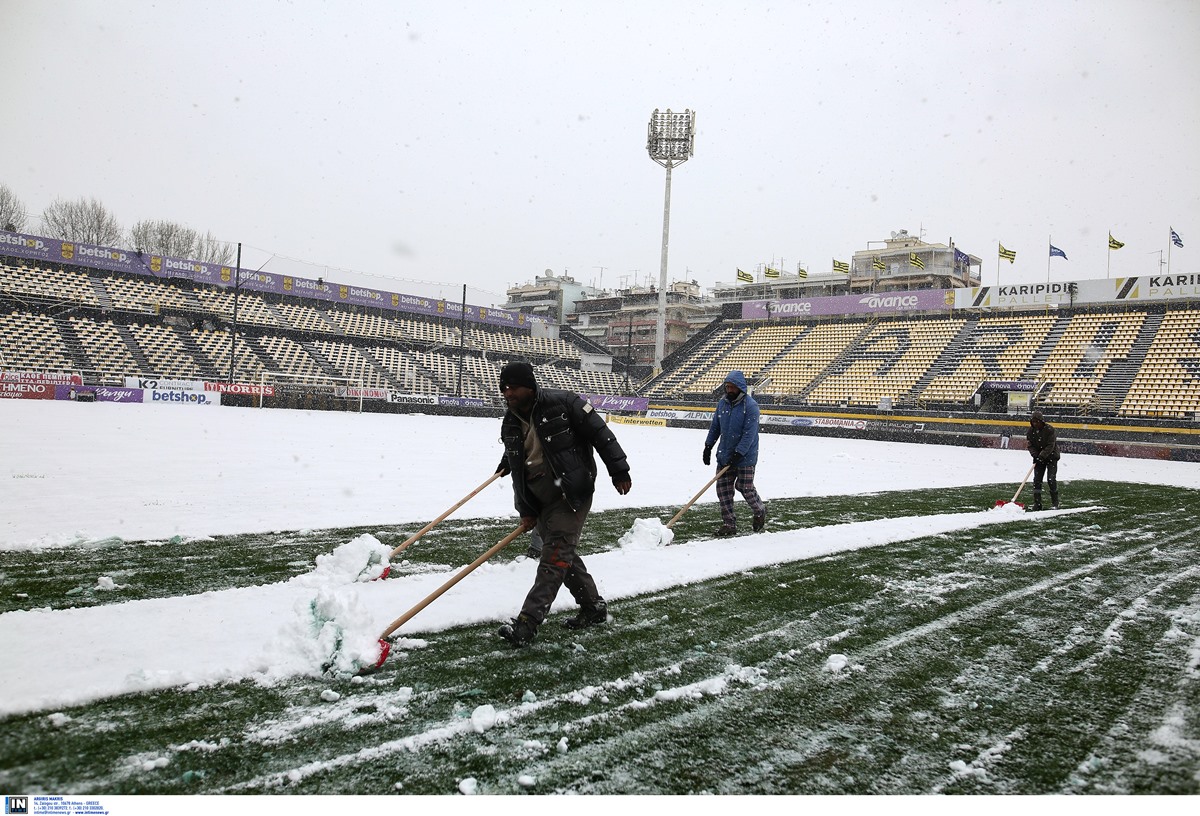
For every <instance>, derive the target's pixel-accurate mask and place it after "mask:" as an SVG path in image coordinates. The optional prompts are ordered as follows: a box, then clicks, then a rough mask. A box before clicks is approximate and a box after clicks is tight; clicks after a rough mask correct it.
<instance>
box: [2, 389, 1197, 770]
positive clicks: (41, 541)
mask: <svg viewBox="0 0 1200 816" xmlns="http://www.w3.org/2000/svg"><path fill="white" fill-rule="evenodd" d="M0 428H2V429H3V431H0V449H2V450H4V452H5V455H4V458H3V461H2V462H0V487H2V490H0V548H4V549H26V550H31V549H38V548H47V547H62V546H67V545H87V546H105V544H104V542H105V541H110V540H112V539H113V538H114V537H117V538H120V539H125V540H156V539H170V538H172V537H174V536H181V537H184V538H187V537H193V538H195V537H203V536H212V535H220V534H225V533H235V532H238V533H245V532H256V531H266V530H298V529H322V528H332V527H345V526H363V525H370V524H398V523H408V522H426V521H429V520H430V519H432V518H434V517H436V515H438V514H440V512H441V511H442V510H445V509H446V508H448V507H449V506H451V505H452V504H453V503H455V502H456V501H457V500H458V499H459V498H461V497H462V496H463V495H465V494H467V493H469V492H470V491H471V490H473V489H475V488H476V487H477V486H479V485H480V483H481V482H483V481H485V480H486V479H488V478H489V477H490V476H491V475H492V473H493V471H494V469H495V464H496V462H498V461H499V457H500V450H501V449H500V444H499V442H498V440H497V436H498V431H499V420H498V419H474V418H468V419H464V418H452V417H430V416H423V415H392V414H362V415H359V414H346V413H334V412H306V411H276V410H257V409H234V408H220V409H215V410H213V409H209V410H200V409H188V408H178V407H172V406H153V405H151V406H141V405H136V406H135V405H117V404H111V405H110V404H105V403H83V404H80V403H66V402H64V403H40V402H33V401H28V402H26V401H19V400H18V401H0ZM615 432H616V435H617V437H618V439H619V440H620V441H621V443H622V446H623V447H624V448H625V450H626V453H627V454H628V456H629V459H630V462H631V465H632V478H633V490H632V492H631V493H630V494H629V495H628V496H620V495H619V494H617V492H616V491H615V490H613V489H612V488H611V486H610V485H609V484H608V483H607V480H606V479H604V478H603V477H601V479H600V481H599V483H598V489H597V493H596V499H595V502H594V505H593V507H594V509H596V510H606V509H615V508H627V509H631V510H632V509H635V508H636V509H637V510H638V513H639V515H642V514H644V515H646V516H647V517H645V518H638V519H637V520H636V521H635V522H634V523H633V524H632V526H631V529H630V530H629V531H628V532H627V533H626V534H625V535H624V536H622V537H621V539H620V541H619V545H620V546H619V547H618V548H617V549H614V550H612V551H611V552H606V553H602V554H592V555H590V556H589V557H588V566H589V570H590V571H591V572H592V573H593V574H594V575H595V576H596V578H597V581H598V583H599V585H600V590H601V592H602V593H603V594H604V595H605V597H606V598H608V599H609V601H610V603H611V602H612V601H613V600H615V599H619V598H623V597H630V596H635V595H640V594H643V593H647V592H653V591H657V590H661V589H664V588H667V587H671V586H678V585H682V584H688V583H693V582H697V581H704V580H707V579H710V578H715V577H718V576H722V575H729V574H736V573H738V572H742V571H746V570H750V569H755V568H759V567H764V566H769V565H772V564H778V563H781V562H785V561H794V560H801V559H807V558H813V557H817V556H822V555H827V554H830V553H835V552H840V551H845V550H851V549H857V548H862V547H872V546H878V545H881V544H886V543H888V542H893V541H901V540H906V539H910V538H914V537H921V536H928V535H936V534H942V533H950V532H954V531H956V530H966V529H971V528H976V527H980V526H984V525H995V524H1007V523H1011V522H1012V521H1014V520H1028V519H1033V520H1037V521H1040V520H1042V519H1052V518H1053V517H1055V516H1056V515H1059V514H1065V513H1074V512H1088V508H1065V509H1063V510H1061V511H1052V512H1044V513H1039V514H1036V515H1032V516H1031V515H1027V514H1026V513H1025V512H1024V511H1023V510H1022V509H1021V508H1020V507H1018V506H1016V505H1012V504H1006V505H1004V506H1001V507H994V508H987V509H981V510H980V511H978V512H970V513H948V514H941V515H934V516H919V517H907V518H892V519H882V520H876V521H867V522H856V523H851V524H840V525H837V526H833V527H825V528H810V529H801V530H794V531H787V532H770V527H769V526H768V528H767V531H764V532H762V533H759V534H753V535H743V536H740V537H739V538H737V539H736V541H729V540H707V541H692V542H683V543H680V544H674V543H672V539H673V532H672V531H671V529H670V528H667V527H666V526H665V524H664V523H663V522H662V521H661V520H660V519H659V518H656V517H653V516H654V509H655V508H659V507H661V508H663V510H662V513H661V515H662V516H663V517H664V518H670V516H672V515H674V513H675V512H676V511H677V510H678V509H679V508H681V507H682V506H683V505H684V504H685V503H686V502H687V501H688V500H689V499H690V498H691V497H692V495H694V493H695V491H696V490H697V489H699V488H700V487H701V486H703V485H704V483H705V482H706V481H707V480H708V479H709V478H710V477H711V475H712V469H711V468H707V467H704V466H703V464H702V463H701V461H700V451H701V449H702V447H703V442H704V431H702V430H693V429H666V428H655V427H642V426H634V425H620V426H615ZM864 462H870V467H864V466H863V463H864ZM1027 467H1028V459H1027V455H1026V454H1025V453H1024V452H1021V451H1014V450H999V449H972V448H955V447H950V446H945V445H916V444H903V443H884V442H867V441H859V440H846V439H828V438H814V437H804V436H789V435H767V436H765V437H764V440H763V444H762V451H761V454H760V461H759V466H758V473H759V476H758V480H757V484H758V488H759V491H760V493H762V495H763V497H764V498H765V499H767V500H768V501H769V500H770V498H771V497H772V496H801V497H802V496H811V495H840V494H862V493H871V492H875V491H882V490H895V489H899V488H903V487H911V488H914V489H918V488H934V487H953V486H956V485H976V484H990V483H1007V484H1012V485H1014V487H1013V489H1014V490H1015V489H1016V488H1015V485H1016V484H1018V483H1019V481H1020V479H1021V477H1022V476H1023V475H1024V473H1025V470H1026V469H1027ZM1060 477H1061V478H1062V479H1064V480H1069V479H1071V478H1088V479H1100V480H1110V481H1120V482H1145V483H1152V484H1164V485H1174V486H1180V487H1188V488H1193V489H1196V488H1200V465H1197V464H1192V463H1182V462H1164V461H1158V460H1154V461H1150V460H1137V459H1118V458H1108V457H1091V456H1068V457H1065V458H1064V460H1063V463H1062V465H1061V468H1060ZM999 498H1004V499H1007V498H1008V497H1007V496H1001V497H999ZM714 500H715V496H714V494H713V493H712V492H711V491H710V492H709V493H708V494H707V495H706V496H705V497H703V498H702V501H706V502H711V501H714ZM738 501H739V502H741V499H740V497H739V498H738ZM742 509H744V508H742ZM454 517H455V518H472V517H475V518H481V517H482V518H496V517H508V518H511V519H512V520H513V523H514V525H515V523H516V512H515V510H514V509H513V506H512V488H511V484H510V483H509V482H508V480H507V479H500V480H497V481H496V482H495V483H493V484H491V485H489V486H488V487H487V488H485V489H483V490H481V491H480V493H479V495H477V496H476V497H475V498H473V499H472V500H471V501H470V502H469V503H468V504H466V505H465V506H464V507H463V508H461V509H459V510H458V511H457V512H456V513H455V514H454ZM389 555H390V552H389V550H388V548H387V547H386V546H384V545H383V544H381V543H380V542H379V541H378V540H377V539H375V538H374V537H373V536H370V535H361V536H358V537H356V538H354V539H352V540H348V541H345V542H342V543H340V544H339V545H337V546H336V547H334V548H332V551H331V552H330V553H329V554H328V555H327V556H323V557H321V558H318V559H317V563H316V566H315V568H314V569H313V570H312V571H310V572H308V573H306V574H303V575H300V576H297V577H296V578H293V579H292V580H290V581H287V582H284V583H278V584H272V585H267V586H257V587H246V588H239V589H230V590H224V591H214V592H205V593H202V594H199V595H193V596H186V597H175V598H160V599H151V600H137V601H129V602H124V603H113V604H109V605H104V606H97V607H91V608H77V609H62V610H57V611H51V610H48V609H31V610H23V611H16V612H9V613H6V614H3V615H0V642H2V643H4V644H5V648H6V649H7V650H9V651H10V652H13V653H18V654H21V655H22V660H20V661H6V662H5V664H4V665H3V666H2V667H0V688H4V690H5V693H4V695H3V697H2V698H0V716H2V715H8V714H15V713H22V712H35V711H44V712H48V713H51V714H53V713H54V712H56V711H57V710H58V709H62V708H66V707H68V706H71V705H75V704H79V703H84V702H88V701H91V700H96V699H103V698H106V697H110V696H114V695H120V694H124V693H129V692H135V691H142V690H148V689H155V688H165V687H176V686H177V687H183V688H198V687H199V686H202V685H207V684H212V683H218V682H223V681H229V680H238V679H244V678H250V679H253V680H256V681H258V682H261V683H273V682H278V681H280V680H283V679H286V678H289V677H294V676H300V675H310V676H317V675H320V674H321V673H322V670H323V669H324V668H325V665H326V664H327V663H329V662H330V659H331V657H332V658H333V661H332V665H331V666H330V670H331V671H333V672H341V673H347V674H348V673H353V672H354V671H355V670H356V669H357V667H359V666H361V665H364V664H366V665H369V664H371V663H374V662H375V660H376V659H377V657H378V654H379V642H378V636H379V633H380V632H382V631H383V630H384V629H385V628H386V627H387V626H388V625H389V623H390V622H391V621H392V620H394V619H396V617H397V616H398V615H399V614H400V613H402V612H404V611H405V610H408V609H410V608H412V607H413V606H414V605H415V604H417V603H418V602H420V601H422V600H423V599H425V598H426V597H427V596H428V595H430V594H431V593H432V592H434V590H436V589H438V588H439V587H441V586H442V585H443V584H444V583H446V581H447V579H448V578H449V577H450V576H451V575H453V574H454V573H457V572H458V570H459V569H460V567H455V568H453V569H452V570H449V571H439V572H436V573H425V574H420V575H411V576H405V577H402V578H391V579H388V580H386V581H373V580H370V579H371V578H374V577H376V576H377V575H378V573H379V572H381V571H382V569H383V568H384V567H385V566H386V563H387V558H388V556H389ZM364 567H365V568H366V569H365V570H364ZM533 569H534V564H533V563H532V562H530V561H529V560H527V559H525V558H524V557H518V558H517V559H516V560H514V561H511V562H507V563H492V562H488V563H485V564H483V565H482V566H480V567H479V568H478V569H477V570H476V571H475V572H473V573H472V574H470V575H469V576H467V577H466V578H465V579H464V580H463V581H462V582H461V583H459V584H457V585H456V586H454V587H453V588H451V589H450V590H449V591H447V592H446V593H445V595H443V596H442V597H440V598H439V599H438V600H437V601H436V602H435V603H432V604H430V605H429V606H428V607H427V608H425V609H424V610H422V611H421V613H420V614H418V615H417V616H416V617H415V618H413V619H412V620H411V621H409V622H408V623H406V624H405V625H404V626H402V627H401V628H400V629H399V630H398V634H399V636H400V637H399V639H398V641H397V642H396V644H395V646H394V647H393V648H394V649H397V650H411V649H418V648H423V647H424V646H425V645H426V643H425V641H423V640H422V639H421V637H420V636H421V635H422V634H423V633H429V632H435V631H439V630H442V629H445V628H449V627H454V626H461V625H488V626H491V625H493V624H494V623H495V622H498V621H501V620H505V619H507V618H508V617H510V616H511V615H512V614H513V613H514V612H515V611H516V609H517V607H518V606H519V604H520V601H521V599H522V598H523V597H524V595H525V592H526V591H527V590H528V588H529V585H530V583H531V582H532V576H533ZM97 587H98V588H102V589H106V590H108V591H112V592H116V593H119V591H120V586H119V585H117V584H116V583H115V582H114V581H112V579H111V577H108V576H99V577H98V578H97ZM572 605H573V603H572V601H571V599H570V596H569V594H568V593H565V592H564V593H561V594H560V597H559V599H558V601H557V602H556V604H555V607H554V608H555V609H556V610H561V609H568V608H570V607H571V606H572ZM614 614H616V615H619V614H620V612H619V605H617V606H616V609H615V610H614ZM68 642H72V643H94V644H103V645H102V647H100V648H97V649H95V650H89V651H82V652H79V653H78V654H77V655H76V657H77V659H76V661H75V662H74V663H73V665H72V671H71V672H70V673H63V672H61V671H59V668H60V667H59V666H58V659H59V648H58V647H57V644H62V643H68ZM839 657H841V656H840V655H833V656H831V657H830V658H829V662H828V663H827V664H826V668H827V670H828V671H830V672H832V673H835V674H836V673H839V672H844V671H846V670H852V669H854V667H853V666H851V665H848V664H847V663H845V662H839V661H838V660H837V658H839ZM47 676H54V677H55V678H56V680H55V683H53V684H47V683H45V682H44V681H43V679H44V678H45V677H47ZM730 681H736V682H753V679H752V678H749V679H748V678H744V677H740V676H730V677H726V678H721V679H719V680H718V681H717V682H719V683H727V682H730ZM716 691H717V690H716V689H715V688H711V687H705V686H698V687H687V688H680V689H676V690H674V691H673V692H666V693H675V694H680V695H693V694H711V693H716ZM324 699H325V700H326V702H327V703H328V704H330V705H331V706H333V705H336V704H337V701H336V700H335V699H330V698H328V697H326V698H324ZM489 708H490V707H486V706H481V707H480V708H479V709H476V711H475V712H474V713H473V714H472V716H471V727H473V728H475V729H476V730H479V731H482V730H485V729H487V728H490V727H492V726H493V725H494V724H495V722H496V720H495V718H496V716H497V714H496V712H495V710H490V711H489V710H488V709H489ZM567 747H568V746H567V743H566V741H565V740H563V741H562V742H560V744H559V745H558V746H557V750H559V751H565V750H567ZM953 770H954V771H955V772H958V773H975V772H977V771H980V770H981V769H979V768H968V767H965V766H964V767H963V768H954V769H953ZM472 783H473V780H462V784H461V785H460V790H462V792H464V793H467V792H470V791H471V790H472ZM522 784H525V783H522ZM529 784H532V782H530V783H529Z"/></svg>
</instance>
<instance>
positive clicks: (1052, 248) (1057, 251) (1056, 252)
mask: <svg viewBox="0 0 1200 816" xmlns="http://www.w3.org/2000/svg"><path fill="white" fill-rule="evenodd" d="M1109 245H1110V246H1111V245H1112V244H1111V239H1110V242H1109ZM1055 255H1057V256H1058V257H1060V258H1062V259H1063V260H1064V261H1069V260H1071V259H1070V258H1068V257H1067V253H1065V252H1063V251H1062V250H1061V249H1059V248H1058V247H1056V246H1055V245H1054V244H1051V245H1050V257H1051V258H1053V257H1054V256H1055Z"/></svg>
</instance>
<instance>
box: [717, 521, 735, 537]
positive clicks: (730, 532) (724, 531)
mask: <svg viewBox="0 0 1200 816" xmlns="http://www.w3.org/2000/svg"><path fill="white" fill-rule="evenodd" d="M735 535H737V528H736V527H730V526H729V525H728V524H722V525H721V526H720V527H719V528H718V529H717V538H729V537H730V536H735Z"/></svg>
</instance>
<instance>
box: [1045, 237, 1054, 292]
mask: <svg viewBox="0 0 1200 816" xmlns="http://www.w3.org/2000/svg"><path fill="white" fill-rule="evenodd" d="M1052 246H1054V236H1053V235H1047V236H1046V283H1050V247H1052Z"/></svg>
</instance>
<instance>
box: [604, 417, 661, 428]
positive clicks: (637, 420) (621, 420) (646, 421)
mask: <svg viewBox="0 0 1200 816" xmlns="http://www.w3.org/2000/svg"><path fill="white" fill-rule="evenodd" d="M608 421H609V422H616V423H617V424H619V425H654V426H656V427H660V428H665V427H667V421H666V420H665V419H662V418H660V417H627V416H621V415H620V414H610V415H609V417H608Z"/></svg>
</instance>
